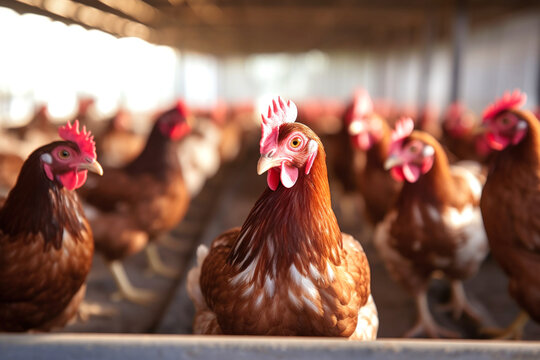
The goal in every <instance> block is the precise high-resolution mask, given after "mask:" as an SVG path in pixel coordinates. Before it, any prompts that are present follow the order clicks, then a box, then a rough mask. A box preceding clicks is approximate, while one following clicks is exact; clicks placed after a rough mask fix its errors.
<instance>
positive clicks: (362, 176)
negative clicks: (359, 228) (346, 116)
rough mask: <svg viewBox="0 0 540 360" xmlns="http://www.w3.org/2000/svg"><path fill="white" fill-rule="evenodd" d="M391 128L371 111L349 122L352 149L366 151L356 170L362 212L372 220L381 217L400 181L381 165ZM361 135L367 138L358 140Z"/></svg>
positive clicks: (386, 209) (398, 187) (384, 159)
mask: <svg viewBox="0 0 540 360" xmlns="http://www.w3.org/2000/svg"><path fill="white" fill-rule="evenodd" d="M355 125H357V126H355ZM355 127H360V128H361V130H355ZM391 132H392V130H391V129H390V127H389V126H388V123H387V122H386V121H385V120H384V119H382V118H381V117H379V116H378V115H376V114H374V113H370V114H368V115H367V116H366V117H363V118H359V119H354V120H353V121H352V123H351V125H350V126H349V134H350V136H351V141H352V144H353V147H354V151H355V152H360V153H363V154H365V158H366V162H365V165H364V167H363V169H362V170H361V171H357V182H358V190H359V192H360V194H361V195H362V198H363V199H364V202H365V205H366V214H365V215H366V217H367V219H368V220H369V221H370V222H371V223H372V224H377V223H379V222H380V221H382V220H383V219H384V216H385V215H386V214H387V213H388V211H389V210H390V209H391V208H392V207H393V205H394V203H395V201H396V198H397V196H398V194H399V191H400V190H401V183H400V182H398V181H396V180H394V179H393V178H392V176H391V175H390V174H389V173H388V171H386V170H385V169H384V162H385V161H386V158H387V156H388V152H389V151H390V143H391V139H390V136H391ZM363 137H368V138H370V140H369V141H365V142H364V141H361V140H359V138H363Z"/></svg>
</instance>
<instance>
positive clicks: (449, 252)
mask: <svg viewBox="0 0 540 360" xmlns="http://www.w3.org/2000/svg"><path fill="white" fill-rule="evenodd" d="M413 126H414V124H413V121H412V120H411V119H410V118H403V119H401V120H399V121H398V123H397V124H396V130H395V131H394V133H393V134H392V145H391V150H390V154H389V157H388V159H387V160H386V162H385V167H386V168H387V169H389V170H390V171H391V174H392V176H394V178H396V179H397V180H400V181H405V183H404V185H403V188H402V190H401V192H400V194H399V196H398V199H397V202H396V205H395V206H394V208H393V209H392V210H391V211H390V212H389V213H388V215H387V216H386V217H385V219H384V221H383V222H382V223H380V224H379V225H378V227H377V229H376V233H375V246H376V248H377V250H378V253H379V255H380V257H381V258H382V260H383V262H384V264H385V266H386V268H387V270H388V272H389V273H390V275H391V276H392V277H393V278H394V280H395V281H396V282H398V283H400V284H401V285H402V286H403V287H404V288H405V289H406V290H407V291H408V292H410V293H411V294H412V295H413V296H414V298H415V301H416V307H417V310H418V322H417V323H416V325H415V326H414V327H413V328H412V329H411V330H409V331H408V332H407V333H406V336H414V335H418V334H420V333H422V332H425V333H426V334H427V335H429V336H431V337H439V336H448V337H456V336H457V334H456V333H454V332H451V331H449V330H447V329H444V328H442V327H439V326H438V325H437V324H436V323H435V321H434V320H433V318H432V316H431V313H430V311H429V308H428V303H427V297H426V292H427V288H428V285H429V280H430V277H431V275H432V274H433V273H434V272H435V271H439V272H441V273H442V274H444V275H445V276H446V277H447V278H448V279H449V280H450V281H451V286H452V299H451V302H450V304H449V305H450V308H451V309H452V310H453V312H454V316H455V317H458V316H460V315H461V314H462V313H465V314H467V315H469V316H470V317H471V318H472V319H473V320H477V321H478V322H481V321H482V318H481V316H480V315H479V313H478V311H477V310H476V309H474V308H473V307H472V306H471V305H470V304H469V303H468V300H467V298H466V296H465V292H464V289H463V286H462V281H463V280H465V279H467V278H470V277H471V276H473V275H474V274H475V273H476V272H477V271H478V268H479V266H480V265H481V263H482V261H483V260H484V258H485V257H486V255H487V252H488V246H487V239H486V236H485V233H484V229H483V225H482V218H481V214H480V207H479V201H480V193H481V191H482V183H481V181H480V180H479V179H478V178H477V177H476V176H475V174H473V173H472V172H471V171H469V170H467V168H465V167H459V166H449V164H448V159H447V157H446V154H445V152H444V150H443V149H442V147H441V145H440V144H439V143H438V142H437V140H435V139H434V138H433V137H432V136H431V135H429V134H427V133H425V132H422V131H413Z"/></svg>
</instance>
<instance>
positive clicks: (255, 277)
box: [188, 98, 378, 339]
mask: <svg viewBox="0 0 540 360" xmlns="http://www.w3.org/2000/svg"><path fill="white" fill-rule="evenodd" d="M295 119H296V106H295V105H294V103H292V102H288V103H287V104H285V103H284V102H283V101H282V100H281V99H280V98H279V99H278V100H277V101H274V102H273V105H271V109H270V110H269V114H268V118H264V117H263V136H262V139H261V154H262V155H261V158H260V160H259V164H258V166H257V171H258V173H259V174H262V173H264V172H266V171H268V178H267V181H268V186H269V188H268V189H266V190H265V191H264V193H263V194H262V196H261V197H260V198H259V200H258V201H257V202H256V204H255V206H254V207H253V209H252V210H251V212H250V214H249V215H248V218H247V219H246V221H245V223H244V225H243V226H242V228H235V229H231V230H229V231H227V232H225V233H224V234H222V235H220V236H219V237H218V238H217V239H215V240H214V242H213V243H212V246H211V248H210V250H208V249H207V248H206V247H205V246H201V247H199V249H198V266H197V267H196V268H194V269H192V270H191V271H190V273H189V275H188V292H189V294H190V296H191V298H192V300H193V301H194V303H195V308H196V315H195V320H194V332H195V333H198V334H242V335H297V336H341V337H349V338H352V339H375V337H376V333H377V328H378V317H377V310H376V308H375V304H374V302H373V299H372V297H371V291H370V270H369V265H368V261H367V258H366V256H365V254H364V251H363V250H362V247H361V246H360V244H359V243H358V242H357V241H356V240H355V239H353V238H352V237H351V236H350V235H347V234H342V233H341V231H340V229H339V226H338V224H337V220H336V217H335V215H334V213H333V211H332V208H331V206H330V191H329V186H328V178H327V172H326V164H325V157H326V155H325V152H324V148H323V146H322V144H321V142H320V140H319V138H318V137H317V135H315V133H314V132H313V131H312V130H311V129H309V128H308V127H307V126H305V125H303V124H299V123H294V121H295Z"/></svg>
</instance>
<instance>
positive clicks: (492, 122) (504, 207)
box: [481, 91, 540, 337]
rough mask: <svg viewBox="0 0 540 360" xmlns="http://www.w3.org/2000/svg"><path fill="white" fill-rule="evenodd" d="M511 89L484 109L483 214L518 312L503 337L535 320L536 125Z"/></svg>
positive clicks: (539, 133) (539, 254)
mask: <svg viewBox="0 0 540 360" xmlns="http://www.w3.org/2000/svg"><path fill="white" fill-rule="evenodd" d="M525 101H526V95H525V94H523V93H520V92H519V91H515V92H513V93H512V94H509V93H507V94H505V95H504V96H503V97H502V98H501V99H500V100H498V101H496V102H495V103H494V104H493V105H491V106H489V107H488V108H487V109H486V110H485V112H484V115H483V124H484V127H485V129H486V138H487V141H488V144H489V146H490V148H491V149H493V150H494V152H495V153H494V159H493V162H492V164H491V168H490V171H489V174H488V177H487V180H486V185H485V187H484V189H483V191H482V200H481V208H482V216H483V219H484V225H485V228H486V233H487V236H488V239H489V245H490V247H491V253H492V255H493V258H494V259H495V260H496V261H497V262H498V263H499V264H500V265H501V267H502V268H503V270H504V271H505V273H506V274H507V275H508V277H509V283H508V289H509V292H510V295H511V296H512V297H513V298H514V299H515V300H516V301H517V303H518V305H519V306H520V307H521V309H522V310H523V313H522V314H521V315H520V316H519V317H518V318H517V321H516V322H514V323H513V324H512V325H511V326H510V327H509V328H508V329H507V330H508V331H506V332H503V333H501V334H500V335H501V336H502V337H519V336H520V335H521V333H522V331H523V327H524V325H525V324H526V322H527V321H526V320H527V319H528V317H531V318H532V319H533V320H535V321H536V322H540V306H539V304H540V279H539V278H538V273H539V272H540V212H539V209H540V125H539V123H538V119H537V118H536V117H535V116H534V114H533V113H531V112H529V111H525V110H520V107H521V106H522V105H523V104H524V103H525Z"/></svg>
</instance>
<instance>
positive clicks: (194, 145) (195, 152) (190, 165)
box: [178, 118, 222, 197]
mask: <svg viewBox="0 0 540 360" xmlns="http://www.w3.org/2000/svg"><path fill="white" fill-rule="evenodd" d="M221 136H222V133H221V131H220V129H219V127H218V126H217V125H216V124H215V123H214V122H213V121H212V120H210V119H208V118H197V120H196V121H195V124H194V126H193V129H192V132H191V134H190V135H189V136H187V137H186V139H185V140H184V141H183V142H182V144H181V145H180V146H179V147H178V158H179V160H180V165H181V167H182V174H183V176H184V181H185V183H186V186H187V188H188V192H189V194H190V196H191V197H195V195H197V194H198V193H199V192H200V191H201V190H202V188H203V186H204V184H205V183H206V180H208V179H209V178H211V177H212V176H214V175H215V174H216V173H217V171H218V170H219V166H220V164H221V159H220V154H219V144H220V142H221Z"/></svg>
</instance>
